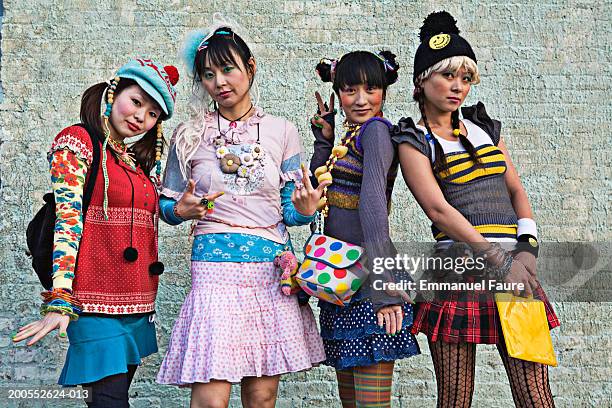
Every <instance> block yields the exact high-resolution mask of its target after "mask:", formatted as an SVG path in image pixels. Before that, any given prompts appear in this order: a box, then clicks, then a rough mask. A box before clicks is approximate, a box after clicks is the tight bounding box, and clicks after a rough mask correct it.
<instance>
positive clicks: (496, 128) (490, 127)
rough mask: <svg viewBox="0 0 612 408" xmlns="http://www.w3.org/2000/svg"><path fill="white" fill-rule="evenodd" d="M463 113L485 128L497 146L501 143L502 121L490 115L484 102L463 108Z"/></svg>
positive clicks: (465, 116) (466, 117)
mask: <svg viewBox="0 0 612 408" xmlns="http://www.w3.org/2000/svg"><path fill="white" fill-rule="evenodd" d="M461 114H462V115H463V117H464V118H465V119H469V120H470V121H471V122H473V123H474V124H476V126H478V127H479V128H481V129H482V130H484V131H485V132H486V133H487V134H488V135H489V137H490V138H491V140H492V141H493V144H494V145H495V146H497V145H498V144H499V139H500V137H501V122H500V121H499V120H495V119H491V118H490V117H489V115H488V114H487V111H486V109H485V106H484V104H483V103H482V102H478V103H477V104H476V105H472V106H466V107H464V108H461Z"/></svg>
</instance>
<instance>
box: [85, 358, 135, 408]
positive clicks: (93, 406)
mask: <svg viewBox="0 0 612 408" xmlns="http://www.w3.org/2000/svg"><path fill="white" fill-rule="evenodd" d="M137 367H138V366H137V365H128V367H127V370H128V371H127V373H121V374H115V375H109V376H108V377H104V378H102V379H101V380H98V381H95V382H92V383H88V384H83V387H91V397H92V398H91V402H87V406H88V407H89V408H129V406H130V404H129V402H128V390H129V389H130V384H132V379H133V378H134V373H136V368H137Z"/></svg>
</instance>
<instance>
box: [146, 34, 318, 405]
mask: <svg viewBox="0 0 612 408" xmlns="http://www.w3.org/2000/svg"><path fill="white" fill-rule="evenodd" d="M184 56H185V61H186V64H187V66H188V68H190V69H191V70H192V73H193V77H194V79H193V80H194V91H195V92H194V98H193V101H194V102H195V104H196V106H195V107H196V109H195V116H194V117H193V118H192V119H191V120H190V121H187V122H184V123H182V124H180V125H179V126H178V128H177V129H176V131H175V133H174V136H173V138H172V142H171V148H170V155H169V158H168V163H167V167H166V174H165V178H164V183H163V190H162V193H161V194H162V198H161V210H162V217H163V218H164V220H165V221H166V222H168V223H170V224H174V225H176V224H179V223H181V222H183V221H186V220H194V222H195V229H194V235H195V238H194V241H193V249H192V253H191V280H192V285H191V291H190V292H189V294H188V295H187V298H186V299H185V302H184V303H183V306H182V308H181V312H180V315H179V316H178V318H177V320H176V322H175V324H174V328H173V330H172V336H171V339H170V344H169V345H168V351H167V354H166V357H165V358H164V361H163V364H162V366H161V369H160V372H159V375H158V378H157V380H158V382H160V383H162V384H174V385H179V386H190V387H191V406H192V407H224V406H227V405H228V404H229V398H230V390H231V385H232V383H240V385H241V398H242V403H243V405H244V406H245V407H257V408H265V407H273V406H274V405H275V401H276V395H277V392H278V384H279V380H280V376H281V374H285V373H290V372H296V371H302V370H307V369H309V368H311V367H312V366H313V365H316V364H318V363H319V362H321V361H322V360H324V358H325V355H324V351H323V345H322V342H321V337H320V336H319V333H318V332H317V326H316V321H315V320H314V316H313V313H312V310H311V309H310V307H309V306H308V305H305V306H300V305H299V304H298V300H297V296H295V295H289V296H287V295H285V294H284V293H283V292H282V291H281V287H280V276H281V273H280V271H279V270H278V269H277V267H276V266H275V264H276V263H282V262H285V261H287V262H295V256H294V255H293V252H292V246H291V241H290V239H289V234H288V232H287V228H286V227H287V226H293V225H304V224H308V223H310V222H311V221H312V219H313V218H314V213H315V212H316V205H317V203H318V201H319V199H320V196H321V192H322V190H323V188H324V187H325V186H324V185H323V186H321V187H320V188H318V189H313V188H312V186H311V185H310V181H309V180H308V177H305V174H306V170H305V169H304V168H303V166H302V155H303V149H302V146H301V142H300V138H299V136H298V133H297V129H296V127H295V126H294V125H293V124H292V123H290V122H288V121H287V120H285V119H283V118H279V117H275V116H272V115H269V114H267V113H265V112H264V111H263V110H262V109H261V108H259V107H257V106H256V104H255V103H254V102H253V100H252V98H251V94H250V91H251V88H252V86H253V85H254V82H255V74H256V69H257V66H256V62H255V59H254V57H253V54H252V53H251V50H250V49H249V47H248V45H247V44H246V43H245V41H244V40H243V39H242V38H241V36H240V35H238V34H237V33H236V32H235V31H234V28H233V25H230V24H228V23H226V22H220V23H219V24H215V25H213V26H212V27H211V28H210V29H208V30H207V31H205V32H196V33H193V34H192V35H191V36H189V37H188V38H187V41H186V43H185V52H184ZM207 100H210V101H212V103H211V104H207V103H206V101H207ZM220 193H224V194H223V195H220ZM202 196H203V197H204V198H202ZM213 200H214V211H213Z"/></svg>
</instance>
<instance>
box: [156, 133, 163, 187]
mask: <svg viewBox="0 0 612 408" xmlns="http://www.w3.org/2000/svg"><path fill="white" fill-rule="evenodd" d="M163 144H164V132H163V128H162V123H161V122H158V123H157V138H156V140H155V178H154V181H155V184H157V186H158V187H159V186H161V158H162V145H163Z"/></svg>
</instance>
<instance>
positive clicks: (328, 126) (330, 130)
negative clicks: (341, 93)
mask: <svg viewBox="0 0 612 408" xmlns="http://www.w3.org/2000/svg"><path fill="white" fill-rule="evenodd" d="M315 98H317V105H318V109H317V113H316V114H315V115H314V116H313V117H312V119H310V123H312V124H313V125H314V126H316V127H318V128H320V129H321V131H322V132H323V137H324V138H326V139H327V140H332V141H333V140H334V127H333V123H334V120H333V119H334V116H333V115H335V114H336V109H334V104H335V101H334V94H333V93H332V94H331V96H330V97H329V105H327V104H326V103H324V102H323V98H321V94H320V93H319V92H315ZM327 115H332V117H331V123H330V122H328V121H327V120H325V117H326V116H327Z"/></svg>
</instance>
